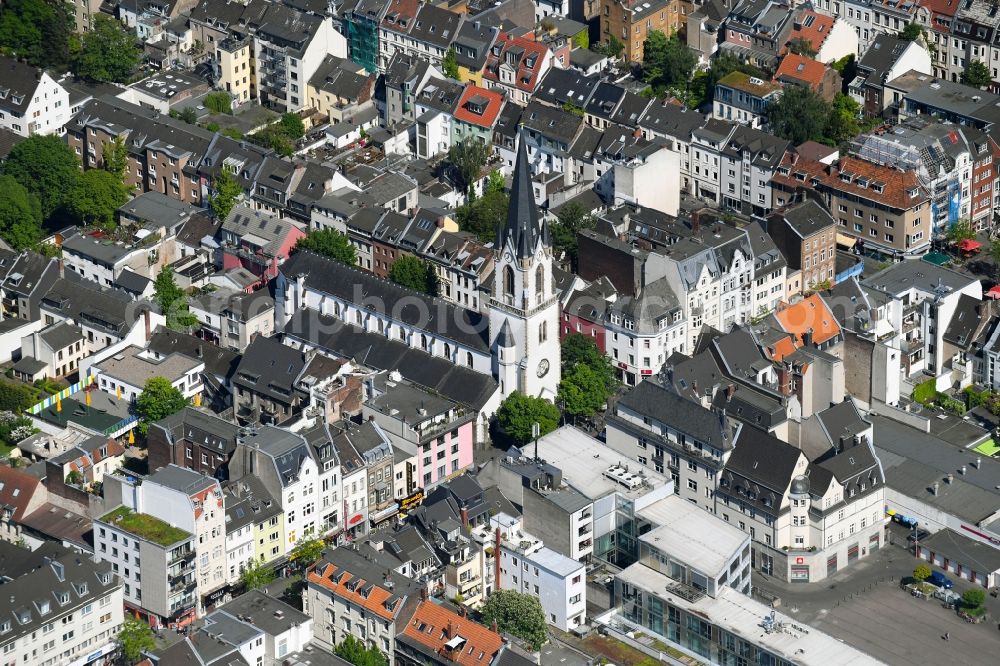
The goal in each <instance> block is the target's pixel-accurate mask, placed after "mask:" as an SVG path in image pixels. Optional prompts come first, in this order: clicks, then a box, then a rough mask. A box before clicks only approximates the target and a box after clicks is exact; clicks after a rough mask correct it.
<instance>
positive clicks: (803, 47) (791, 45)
mask: <svg viewBox="0 0 1000 666" xmlns="http://www.w3.org/2000/svg"><path fill="white" fill-rule="evenodd" d="M788 50H789V51H791V52H792V53H795V54H797V55H800V56H805V57H806V58H815V57H816V49H814V48H813V45H812V42H811V41H809V40H808V39H806V38H805V37H796V38H795V39H793V40H792V41H790V42H788Z"/></svg>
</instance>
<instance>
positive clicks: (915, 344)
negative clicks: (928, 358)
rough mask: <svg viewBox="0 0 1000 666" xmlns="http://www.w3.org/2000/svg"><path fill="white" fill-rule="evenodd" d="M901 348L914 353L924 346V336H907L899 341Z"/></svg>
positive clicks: (908, 352)
mask: <svg viewBox="0 0 1000 666" xmlns="http://www.w3.org/2000/svg"><path fill="white" fill-rule="evenodd" d="M899 348H900V349H901V350H902V351H903V352H905V353H907V354H912V353H913V352H916V351H920V350H922V349H923V348H924V340H923V338H907V339H905V340H902V341H901V342H900V343H899Z"/></svg>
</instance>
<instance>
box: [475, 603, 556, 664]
mask: <svg viewBox="0 0 1000 666" xmlns="http://www.w3.org/2000/svg"><path fill="white" fill-rule="evenodd" d="M481 613H482V615H483V623H484V624H487V625H492V624H493V623H494V622H496V623H497V628H498V629H499V630H500V631H501V632H504V633H508V634H512V635H514V636H517V637H518V638H523V639H524V640H526V641H528V643H529V644H531V648H532V649H533V650H536V651H537V650H540V649H542V646H543V645H544V644H545V641H547V640H548V638H549V633H548V630H547V628H546V626H545V611H543V610H542V604H541V603H540V602H539V601H538V599H537V598H536V597H533V596H531V595H529V594H522V593H520V592H515V591H514V590H497V591H496V592H494V593H493V594H491V595H490V597H489V599H487V600H486V603H485V604H483V607H482V609H481Z"/></svg>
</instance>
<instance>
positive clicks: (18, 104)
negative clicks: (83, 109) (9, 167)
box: [0, 56, 70, 137]
mask: <svg viewBox="0 0 1000 666" xmlns="http://www.w3.org/2000/svg"><path fill="white" fill-rule="evenodd" d="M0 81H2V82H3V83H2V84H0V93H2V94H0V128H3V129H7V130H10V131H11V132H14V133H15V134H18V135H20V136H24V137H28V136H34V135H36V134H58V135H62V134H63V132H64V131H65V126H66V123H67V122H68V121H69V119H70V106H69V93H68V92H67V91H66V89H65V88H63V87H62V86H61V85H59V82H58V81H56V80H55V79H53V78H52V77H51V76H49V74H48V73H47V72H45V71H42V70H40V69H35V68H34V67H32V66H31V65H29V64H27V63H25V62H21V61H20V60H17V59H15V58H12V57H9V56H3V57H0Z"/></svg>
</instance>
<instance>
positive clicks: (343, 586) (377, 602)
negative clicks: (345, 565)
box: [309, 562, 403, 620]
mask: <svg viewBox="0 0 1000 666" xmlns="http://www.w3.org/2000/svg"><path fill="white" fill-rule="evenodd" d="M319 566H322V570H320V569H319V568H316V569H313V570H312V571H310V572H309V582H311V583H315V584H317V585H319V586H321V587H324V588H326V589H327V590H329V591H331V592H333V593H334V594H336V595H337V596H339V597H342V598H344V599H348V600H350V601H351V602H352V603H354V604H357V605H358V606H362V607H364V608H365V609H367V610H368V611H370V612H372V613H374V614H376V615H378V616H379V617H381V618H382V619H384V620H394V619H395V617H396V612H397V611H398V610H399V609H400V608H401V607H402V604H403V600H402V599H398V598H397V599H396V601H395V602H394V603H393V606H392V609H391V610H390V609H388V608H386V606H385V602H386V600H387V599H388V598H389V597H390V596H392V595H391V594H390V592H389V591H388V590H386V589H385V588H383V587H379V585H378V583H377V582H375V581H365V580H364V579H357V581H356V582H357V584H356V585H355V584H353V583H352V587H354V588H355V589H353V590H352V589H351V588H350V587H348V586H347V584H348V583H350V582H351V581H352V580H355V579H356V577H355V576H354V575H353V574H351V572H349V571H344V573H343V576H342V577H341V578H340V580H338V581H337V582H334V580H333V576H334V574H335V573H337V570H338V567H337V566H336V565H334V564H330V563H329V562H321V563H320V565H319ZM369 582H371V583H372V589H371V592H369V593H368V596H367V597H365V596H363V595H362V594H361V590H362V589H363V588H364V587H365V585H366V584H367V583H369Z"/></svg>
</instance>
